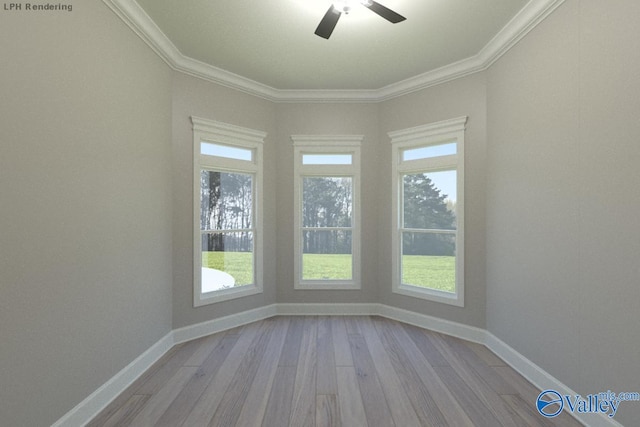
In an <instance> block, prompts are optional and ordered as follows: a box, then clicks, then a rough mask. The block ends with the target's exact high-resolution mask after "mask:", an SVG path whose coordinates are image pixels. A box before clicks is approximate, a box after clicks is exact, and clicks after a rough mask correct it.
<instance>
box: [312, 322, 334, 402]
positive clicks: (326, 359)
mask: <svg viewBox="0 0 640 427" xmlns="http://www.w3.org/2000/svg"><path fill="white" fill-rule="evenodd" d="M316 355H317V357H318V361H317V372H316V394H322V395H335V394H337V393H338V385H337V382H336V361H335V356H334V349H333V334H332V332H331V321H330V320H329V317H328V316H320V317H319V318H318V337H317V340H316Z"/></svg>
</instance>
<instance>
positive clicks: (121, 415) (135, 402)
mask: <svg viewBox="0 0 640 427" xmlns="http://www.w3.org/2000/svg"><path fill="white" fill-rule="evenodd" d="M150 397H151V396H149V395H146V394H134V395H133V396H131V398H130V399H129V400H127V401H126V402H125V403H124V405H122V406H121V407H120V409H118V410H117V411H116V412H115V413H114V414H113V415H112V416H111V417H109V419H108V420H107V421H106V422H104V424H101V426H102V427H121V426H127V425H129V424H131V421H133V419H134V418H135V417H136V416H137V415H138V413H140V411H141V410H142V407H143V406H144V405H145V404H146V403H147V401H148V400H149V398H150Z"/></svg>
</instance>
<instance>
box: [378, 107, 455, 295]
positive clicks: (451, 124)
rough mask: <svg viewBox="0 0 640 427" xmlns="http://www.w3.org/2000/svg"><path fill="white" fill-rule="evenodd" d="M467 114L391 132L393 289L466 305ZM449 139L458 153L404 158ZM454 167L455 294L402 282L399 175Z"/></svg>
mask: <svg viewBox="0 0 640 427" xmlns="http://www.w3.org/2000/svg"><path fill="white" fill-rule="evenodd" d="M466 122H467V117H466V116H463V117H458V118H455V119H450V120H444V121H440V122H436V123H431V124H427V125H424V126H418V127H414V128H409V129H403V130H398V131H394V132H389V133H388V135H389V138H391V144H392V146H393V151H392V162H393V163H392V181H393V185H392V200H393V205H392V206H393V213H392V221H393V229H392V230H393V233H392V239H391V245H392V254H393V259H392V274H393V280H392V292H394V293H397V294H401V295H407V296H412V297H417V298H423V299H426V300H431V301H436V302H440V303H445V304H450V305H454V306H458V307H464V131H465V127H466ZM447 142H456V143H457V150H456V152H457V154H454V155H447V156H439V157H431V158H426V159H417V160H407V161H403V160H402V152H403V150H406V149H410V148H418V147H423V146H430V145H439V144H443V143H447ZM450 167H454V168H455V169H456V171H457V182H456V184H457V190H456V191H457V202H456V204H457V209H456V213H457V215H456V216H457V227H456V228H457V231H456V291H455V293H449V292H442V291H438V290H435V289H428V288H421V287H418V286H412V285H406V284H403V283H402V278H401V266H402V259H401V257H402V251H401V248H400V242H401V236H400V230H401V226H402V224H401V221H402V218H400V212H401V206H400V204H401V203H402V200H401V197H400V186H401V184H402V181H401V180H400V175H401V174H404V173H407V172H422V171H426V170H431V171H437V170H439V169H444V168H450Z"/></svg>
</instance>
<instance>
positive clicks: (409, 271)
mask: <svg viewBox="0 0 640 427" xmlns="http://www.w3.org/2000/svg"><path fill="white" fill-rule="evenodd" d="M252 260H253V257H252V254H251V253H249V252H203V253H202V266H203V267H209V268H215V269H216V270H222V271H224V272H226V273H229V274H230V275H231V276H233V278H234V279H235V280H236V286H242V285H248V284H251V283H253V263H252ZM302 268H303V271H302V274H303V277H304V278H305V279H306V280H310V279H326V280H341V279H342V280H349V279H351V255H325V254H304V255H303V258H302ZM455 270H456V261H455V257H452V256H421V255H405V256H403V257H402V282H403V283H405V284H408V285H413V286H419V287H423V288H431V289H438V290H441V291H445V292H454V291H455V281H456V272H455Z"/></svg>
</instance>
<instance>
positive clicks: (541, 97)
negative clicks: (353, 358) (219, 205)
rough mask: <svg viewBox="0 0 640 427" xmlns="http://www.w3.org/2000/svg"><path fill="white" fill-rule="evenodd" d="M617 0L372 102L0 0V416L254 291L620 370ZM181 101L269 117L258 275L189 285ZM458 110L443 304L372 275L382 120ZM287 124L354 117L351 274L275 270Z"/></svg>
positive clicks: (113, 25) (578, 383)
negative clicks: (2, 9)
mask: <svg viewBox="0 0 640 427" xmlns="http://www.w3.org/2000/svg"><path fill="white" fill-rule="evenodd" d="M637 16H640V4H639V3H638V2H635V1H631V0H626V1H618V2H606V4H605V3H604V2H597V1H578V0H567V2H566V3H565V4H564V5H563V6H562V7H560V9H558V10H557V11H556V12H555V13H554V14H553V15H551V16H550V17H549V18H548V19H547V20H546V21H545V22H543V23H542V24H541V25H540V26H539V27H538V28H536V29H535V30H534V31H533V32H532V33H531V34H529V35H528V36H527V37H526V38H525V39H523V40H522V41H520V42H519V44H518V45H517V46H516V47H515V48H513V49H512V50H511V51H509V52H508V53H507V54H506V55H505V56H504V57H503V58H501V59H500V60H499V61H498V62H497V63H496V64H494V65H493V66H492V67H491V68H490V69H489V70H487V71H486V72H482V73H477V74H474V75H472V76H469V77H465V78H462V79H458V80H455V81H452V82H449V83H446V84H442V85H439V86H436V87H432V88H429V89H425V90H422V91H419V92H417V93H414V94H410V95H405V96H402V97H399V98H396V99H393V100H389V101H385V102H382V103H377V104H370V103H369V104H368V103H362V104H274V103H271V102H268V101H265V100H263V99H259V98H256V97H253V96H249V95H246V94H244V93H241V92H238V91H234V90H231V89H228V88H224V87H221V86H218V85H215V84H212V83H209V82H205V81H202V80H199V79H196V78H193V77H190V76H186V75H183V74H179V73H174V72H172V71H170V70H169V69H168V67H167V66H166V65H165V64H164V63H162V61H160V60H159V59H158V58H157V57H156V56H155V54H153V53H152V51H151V50H150V49H149V48H148V47H147V46H145V45H144V44H143V43H142V42H141V41H140V40H139V39H138V38H137V37H136V36H135V35H134V34H133V32H131V31H130V30H129V29H128V28H127V27H126V26H125V25H124V24H122V23H121V22H120V21H119V20H118V19H117V18H116V17H115V15H113V14H112V13H111V12H110V11H109V10H108V9H107V7H106V6H105V5H104V4H102V3H99V2H86V3H82V4H77V5H75V4H74V11H73V12H72V13H68V14H64V13H63V14H55V15H51V14H44V13H43V14H37V13H32V14H8V13H3V14H0V37H1V38H2V40H4V41H5V42H3V43H2V44H0V57H2V58H10V60H6V61H3V62H2V65H1V66H0V97H1V98H0V99H1V100H2V101H1V103H0V150H1V151H0V196H1V198H0V224H2V225H1V228H0V230H1V234H0V242H1V243H0V325H2V326H1V327H0V342H2V345H1V346H0V384H2V387H0V413H1V414H2V417H3V423H7V424H8V425H20V426H23V425H24V426H41V425H42V426H43V425H49V424H51V423H52V422H54V421H56V420H57V419H58V418H60V417H61V416H62V415H64V413H66V412H67V411H68V410H70V409H71V408H73V407H74V406H75V405H76V404H77V403H78V402H80V401H81V400H82V399H84V398H85V397H87V396H88V395H89V394H90V393H92V392H93V391H94V390H95V389H96V388H97V387H99V386H100V385H102V384H103V383H104V382H105V381H107V380H108V379H109V378H111V377H112V376H113V375H114V374H115V373H117V372H118V371H119V370H120V369H122V368H123V367H124V366H126V365H127V364H128V363H129V362H131V361H132V360H133V359H135V357H137V356H138V355H140V354H141V353H142V352H144V351H145V350H146V349H147V348H149V347H150V346H151V345H152V344H154V343H155V342H157V341H158V340H159V339H160V338H162V337H163V336H164V335H165V334H166V333H167V332H169V331H170V330H171V329H172V328H180V327H183V326H188V325H192V324H196V323H199V322H203V321H207V320H211V319H215V318H218V317H221V316H225V315H229V314H234V313H237V312H241V311H245V310H249V309H252V308H257V307H262V306H264V305H268V304H272V303H275V302H280V303H304V302H308V303H329V302H351V303H359V302H362V303H369V302H373V303H375V302H380V303H383V304H388V305H391V306H395V307H399V308H403V309H407V310H412V311H415V312H418V313H423V314H427V315H432V316H437V317H441V318H444V319H449V320H452V321H456V322H461V323H465V324H469V325H471V326H476V327H480V328H485V327H486V328H488V329H489V331H491V332H492V333H493V334H495V335H496V336H498V337H499V338H500V339H502V340H504V341H505V342H506V343H507V344H509V345H510V346H512V347H514V348H515V349H516V350H518V351H519V352H521V353H522V354H523V355H524V356H526V357H528V358H530V359H531V360H533V361H534V362H535V363H537V364H538V365H540V366H541V367H542V368H544V369H545V370H547V371H548V372H549V373H551V374H552V375H554V376H556V377H557V378H558V379H560V380H561V381H563V382H565V383H566V384H567V385H569V386H570V387H572V388H574V389H575V390H576V391H578V392H581V393H583V394H587V393H590V392H598V391H606V389H611V390H616V391H638V390H637V385H638V384H640V377H639V375H640V371H639V370H638V369H637V366H636V362H637V360H638V357H639V356H640V344H639V343H640V332H639V329H638V328H637V325H638V324H639V321H640V319H639V315H638V314H637V313H638V310H637V309H636V307H635V305H636V303H637V301H639V300H640V298H639V297H640V288H639V287H638V279H639V278H640V269H639V267H638V266H637V265H638V263H637V262H636V259H635V258H637V254H638V253H640V235H639V234H640V233H639V231H638V227H637V223H638V222H637V218H636V216H637V214H636V210H637V208H638V206H640V192H638V191H637V184H638V183H639V181H640V179H639V178H638V177H639V176H640V175H639V174H638V173H637V171H636V167H635V166H636V164H637V163H639V162H638V161H640V148H639V147H640V146H639V145H638V144H636V143H635V141H636V140H637V135H638V134H640V124H639V123H640V121H639V120H638V118H637V114H638V111H640V101H639V99H640V97H639V96H638V94H639V93H640V77H639V76H640V73H638V72H637V70H638V69H639V67H640V60H639V59H638V56H637V55H634V53H635V52H638V51H640V49H638V48H639V47H640V46H638V45H639V40H640V37H637V31H638V30H637V28H638V27H637V25H636V22H635V19H634V18H635V17H637ZM631 35H636V37H632V36H631ZM7 41H10V42H7ZM192 115H195V116H200V117H204V118H209V119H214V120H220V121H223V122H227V123H231V124H235V125H239V126H245V127H249V128H254V129H258V130H262V131H265V132H267V134H268V136H267V138H266V141H265V151H264V153H265V191H266V194H265V195H266V198H265V212H264V213H265V238H266V241H267V242H273V244H272V245H270V244H269V243H268V244H267V247H269V248H271V250H267V251H266V253H265V280H264V293H263V294H260V295H253V296H250V297H246V298H241V299H238V300H233V301H227V302H224V303H222V304H212V305H209V306H205V307H199V308H193V305H192V268H193V267H192V264H193V255H192V209H193V208H192V200H191V194H192V131H191V123H190V120H189V117H190V116H192ZM461 115H466V116H468V117H469V120H468V126H467V133H466V155H465V162H466V181H465V196H466V218H465V231H466V253H465V261H466V272H465V273H466V274H465V282H466V301H465V302H466V306H465V307H464V308H458V307H453V306H448V305H442V304H436V303H431V302H428V301H424V300H417V299H412V298H408V297H405V296H401V295H396V294H393V293H391V291H390V286H391V272H390V268H389V265H390V263H389V259H390V255H391V254H390V248H389V245H388V242H389V239H390V233H391V210H390V203H389V202H390V201H389V192H390V185H391V184H390V183H391V165H390V158H391V146H390V143H389V138H388V137H387V132H389V131H393V130H398V129H403V128H408V127H412V126H417V125H422V124H426V123H430V122H434V121H439V120H443V119H448V118H452V117H457V116H461ZM292 134H363V135H364V136H365V138H364V142H363V148H362V156H363V163H362V174H363V179H362V183H363V187H362V202H363V218H362V220H363V224H362V226H363V236H362V243H363V248H364V249H365V250H364V251H363V285H362V289H361V290H358V291H326V292H323V291H295V290H294V289H293V263H292V262H293V261H292V258H293V247H292V241H293V239H292V237H293V234H292V233H293V228H292V222H293V221H292V218H293V217H292V215H293V212H292V206H293V200H292V189H293V182H292V178H293V147H292V143H291V140H290V135H292ZM638 414H639V407H638V406H637V405H636V406H634V404H631V403H629V404H626V405H625V404H623V406H622V407H621V409H620V413H619V415H618V417H616V418H617V419H618V420H619V421H621V422H623V423H626V424H627V425H635V424H638V420H639V419H640V417H639V415H638Z"/></svg>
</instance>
